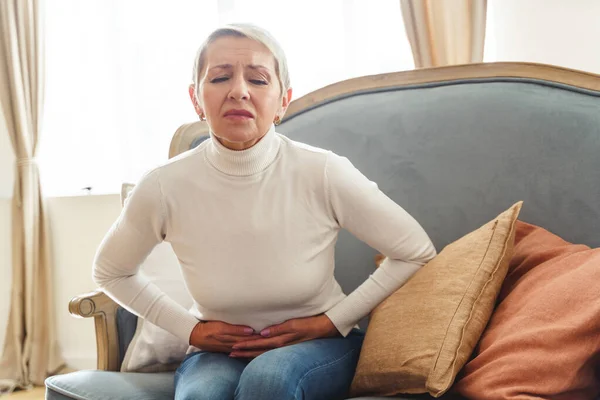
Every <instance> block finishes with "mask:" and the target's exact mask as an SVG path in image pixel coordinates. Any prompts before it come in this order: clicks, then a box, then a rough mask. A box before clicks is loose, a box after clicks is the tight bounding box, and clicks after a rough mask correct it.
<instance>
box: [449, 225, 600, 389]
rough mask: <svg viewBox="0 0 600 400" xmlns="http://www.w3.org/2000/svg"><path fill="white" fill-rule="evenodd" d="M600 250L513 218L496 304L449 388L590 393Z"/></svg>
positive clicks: (599, 341)
mask: <svg viewBox="0 0 600 400" xmlns="http://www.w3.org/2000/svg"><path fill="white" fill-rule="evenodd" d="M599 288H600V249H590V248H588V247H587V246H583V245H574V244H571V243H568V242H566V241H564V240H563V239H561V238H560V237H558V236H556V235H554V234H552V233H550V232H548V231H547V230H545V229H543V228H540V227H537V226H534V225H529V224H526V223H524V222H521V221H519V222H518V224H517V232H516V239H515V254H514V257H513V259H512V261H511V264H510V269H509V273H508V275H507V277H506V280H505V282H504V285H503V287H502V291H501V292H500V296H499V298H498V299H499V301H500V302H499V304H498V307H497V308H496V310H495V312H494V315H493V316H492V318H491V320H490V322H489V325H488V327H487V328H486V330H485V332H484V333H483V335H482V337H481V341H480V344H479V345H478V348H477V351H476V353H475V357H474V358H473V359H472V360H471V361H470V362H469V363H468V364H467V365H466V366H465V368H464V370H463V372H461V377H460V379H459V380H457V383H456V385H455V388H454V391H456V392H457V393H459V394H460V395H462V396H464V397H466V398H468V399H478V400H496V399H498V400H500V399H503V400H505V399H519V400H521V399H554V400H567V399H568V400H583V399H586V400H588V399H596V398H597V396H598V395H599V394H600V381H599V380H598V377H596V376H595V372H596V371H597V370H598V366H599V365H600V364H599V361H600V290H599Z"/></svg>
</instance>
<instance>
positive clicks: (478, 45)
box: [400, 0, 487, 68]
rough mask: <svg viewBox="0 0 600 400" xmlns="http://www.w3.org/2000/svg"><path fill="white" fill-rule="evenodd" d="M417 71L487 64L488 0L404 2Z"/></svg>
mask: <svg viewBox="0 0 600 400" xmlns="http://www.w3.org/2000/svg"><path fill="white" fill-rule="evenodd" d="M400 6H401V9H402V17H403V19H404V27H405V28H406V34H407V36H408V40H409V42H410V46H411V48H412V53H413V57H414V60H415V67H416V68H426V67H440V66H444V65H454V64H469V63H477V62H482V61H483V45H484V42H485V15H486V9H487V0H400Z"/></svg>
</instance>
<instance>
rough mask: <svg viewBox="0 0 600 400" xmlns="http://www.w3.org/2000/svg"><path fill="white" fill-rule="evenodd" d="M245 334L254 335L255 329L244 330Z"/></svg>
mask: <svg viewBox="0 0 600 400" xmlns="http://www.w3.org/2000/svg"><path fill="white" fill-rule="evenodd" d="M244 333H247V334H251V333H254V329H252V328H244Z"/></svg>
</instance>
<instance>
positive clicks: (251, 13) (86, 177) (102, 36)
mask: <svg viewBox="0 0 600 400" xmlns="http://www.w3.org/2000/svg"><path fill="white" fill-rule="evenodd" d="M229 22H250V23H254V24H257V25H260V26H262V27H264V28H266V29H268V30H269V31H270V32H271V33H272V34H273V35H274V36H275V37H276V38H277V39H278V40H279V42H280V43H281V45H282V46H283V47H284V49H285V51H286V53H287V57H288V62H289V66H290V74H291V80H292V87H293V89H294V98H298V97H300V96H302V95H304V94H306V93H308V92H310V91H312V90H315V89H317V88H319V87H322V86H324V85H327V84H330V83H333V82H337V81H341V80H344V79H348V78H351V77H356V76H362V75H368V74H377V73H383V72H392V71H399V70H406V69H412V68H413V66H414V64H413V59H412V55H411V50H410V45H409V43H408V40H407V38H406V33H405V30H404V25H403V23H402V15H401V12H400V5H399V2H398V1H397V0H379V1H377V2H373V1H371V0H327V1H323V0H304V1H289V2H287V1H286V2H282V1H279V0H253V1H248V0H202V1H198V0H174V1H170V2H168V3H165V2H155V1H148V0H127V1H121V0H86V1H81V0H61V1H60V2H58V1H56V2H48V5H47V52H46V54H47V92H46V93H47V94H46V108H45V119H44V134H43V135H42V143H41V148H40V156H39V162H40V164H41V165H40V167H41V168H40V169H41V173H42V176H41V177H42V184H43V186H44V191H45V193H46V194H47V195H50V196H53V195H72V194H81V193H85V192H82V189H83V188H86V187H91V188H92V189H91V193H96V194H98V193H117V192H118V191H119V189H120V184H121V182H123V181H129V182H135V181H137V180H138V179H139V178H140V177H141V175H142V174H143V173H144V172H145V171H147V170H148V169H150V168H152V167H154V166H156V165H158V164H160V163H162V162H164V161H165V160H166V159H167V149H168V145H169V142H170V139H171V136H172V134H173V132H174V131H175V130H176V129H177V127H178V126H179V125H181V124H183V123H186V122H190V121H193V120H195V119H196V118H197V117H196V115H195V114H194V112H193V108H192V106H191V103H190V102H189V98H188V95H187V86H188V85H189V83H190V81H191V71H192V64H193V59H194V55H195V52H196V50H197V48H198V46H199V45H200V44H201V43H202V41H203V40H204V38H205V37H206V36H207V35H208V34H209V33H210V32H211V31H212V30H213V29H215V28H217V27H218V26H220V25H222V24H225V23H229Z"/></svg>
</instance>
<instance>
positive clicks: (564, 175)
mask: <svg viewBox="0 0 600 400" xmlns="http://www.w3.org/2000/svg"><path fill="white" fill-rule="evenodd" d="M277 131H278V132H280V133H282V134H284V135H286V136H288V137H289V138H291V139H293V140H298V141H301V142H305V143H307V144H310V145H314V146H318V147H322V148H325V149H329V150H332V151H334V152H335V153H338V154H340V155H343V156H346V157H348V158H349V159H350V160H351V161H352V162H353V163H354V165H355V166H356V167H357V168H358V169H359V170H361V171H362V172H363V173H364V174H365V175H366V176H367V177H369V178H370V179H371V180H373V181H375V182H377V183H378V185H379V187H380V189H381V190H382V191H383V192H385V193H386V194H387V195H388V196H389V197H391V198H392V199H393V200H394V201H396V202H397V203H398V204H400V205H401V206H402V207H404V208H405V209H406V210H407V211H408V212H409V213H410V214H412V215H413V216H414V217H415V218H416V219H417V220H418V221H419V222H420V223H421V224H422V225H423V227H424V228H425V230H426V231H427V232H428V233H429V235H430V237H431V238H432V240H433V242H434V244H435V245H436V248H437V249H438V251H439V250H441V249H442V248H443V247H444V246H446V245H447V244H449V243H451V242H452V241H454V240H455V239H457V238H459V237H461V236H463V235H464V234H466V233H468V232H470V231H471V230H473V229H475V228H477V227H479V226H480V225H482V224H484V223H486V222H487V221H489V220H491V219H493V218H494V217H495V216H496V215H497V214H499V213H500V212H501V211H503V210H504V209H506V208H508V207H509V206H510V205H512V204H513V203H515V202H516V201H518V200H523V201H524V205H523V209H522V212H521V219H522V220H524V221H527V222H530V223H533V224H537V225H540V226H542V227H545V228H546V229H548V230H550V231H552V232H554V233H556V234H558V235H560V236H562V237H563V238H565V239H566V240H568V241H571V242H576V243H583V244H587V245H589V246H593V247H596V246H598V245H600V76H597V75H592V74H586V73H582V72H578V71H571V70H566V69H562V68H557V67H551V66H545V65H536V64H519V63H497V64H479V65H465V66H457V67H445V68H436V69H424V70H415V71H407V72H400V73H392V74H384V75H377V76H372V77H362V78H357V79H353V80H349V81H345V82H341V83H338V84H334V85H331V86H328V87H326V88H323V89H320V90H318V91H316V92H313V93H311V94H309V95H306V96H304V97H303V98H301V99H298V100H297V101H295V102H293V103H292V104H291V105H290V108H289V109H288V113H287V114H286V117H285V119H284V121H283V123H282V124H281V125H280V126H278V127H277ZM206 132H207V128H206V126H201V127H198V128H197V129H196V133H192V134H190V133H189V132H188V136H189V137H188V139H187V144H185V145H186V146H189V144H190V143H192V142H194V141H195V142H194V144H197V142H199V141H201V140H202V139H200V138H201V137H205V136H206ZM186 148H189V147H186ZM375 254H376V251H375V250H373V249H371V248H369V247H368V246H367V245H365V244H363V243H361V242H359V241H358V240H357V239H355V238H354V237H352V236H351V235H350V234H348V233H347V232H342V233H341V235H340V238H339V240H338V243H337V248H336V277H337V279H338V280H339V281H340V283H341V284H342V286H343V288H344V289H345V291H346V292H349V291H351V290H352V289H354V288H355V287H356V286H357V285H358V284H360V283H361V282H362V281H363V280H364V279H365V278H366V277H367V276H368V274H369V273H371V272H372V271H373V268H374V262H373V257H374V255H375Z"/></svg>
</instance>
